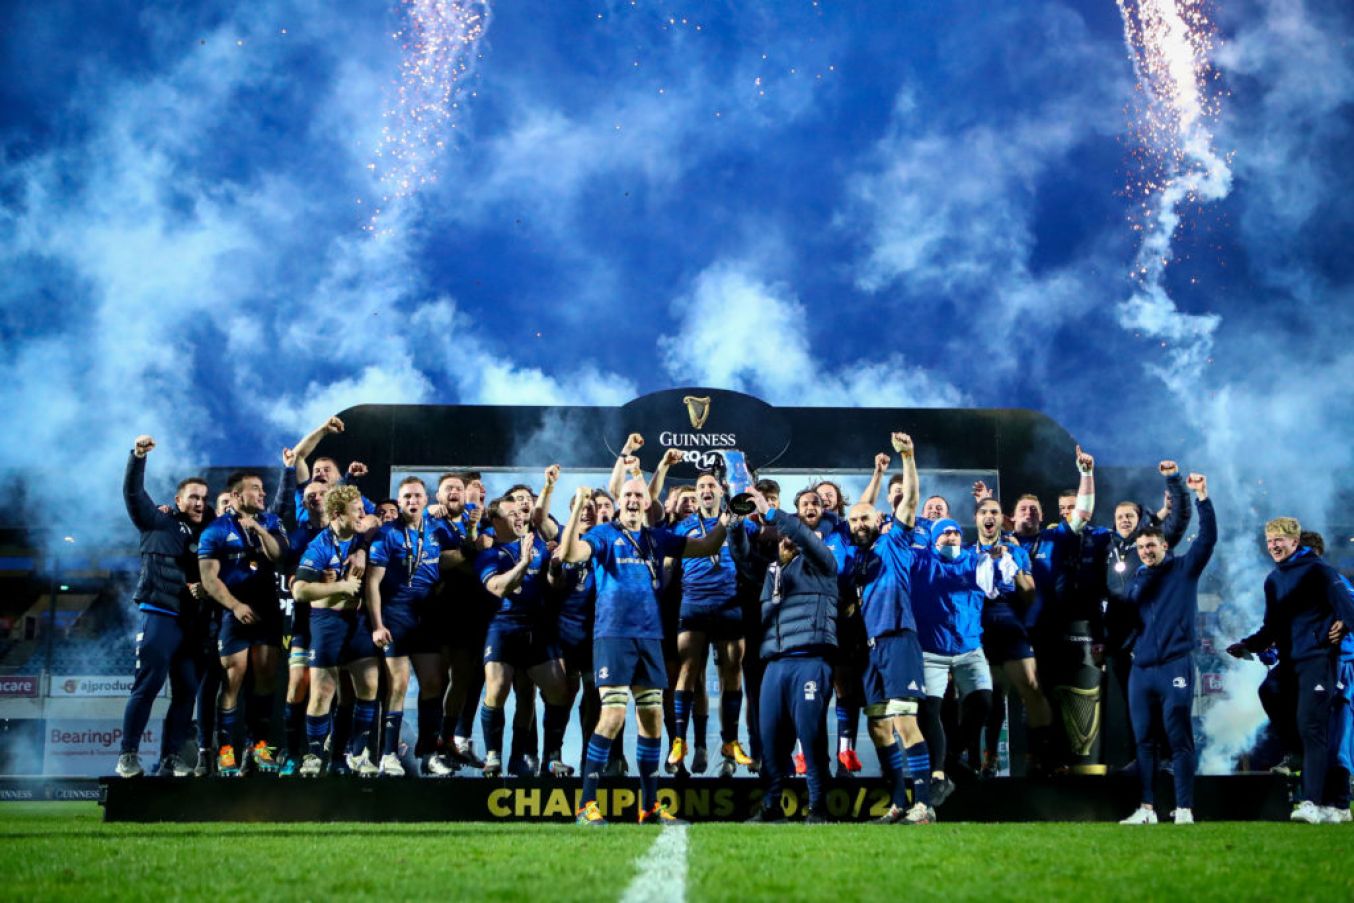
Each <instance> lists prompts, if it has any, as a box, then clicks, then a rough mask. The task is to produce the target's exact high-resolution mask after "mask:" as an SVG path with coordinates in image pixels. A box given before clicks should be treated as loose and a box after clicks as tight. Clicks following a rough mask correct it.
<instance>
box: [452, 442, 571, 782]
mask: <svg viewBox="0 0 1354 903" xmlns="http://www.w3.org/2000/svg"><path fill="white" fill-rule="evenodd" d="M558 476H559V468H558V466H552V467H551V468H549V469H548V470H547V472H546V489H545V490H543V491H542V493H541V498H542V499H544V500H548V494H549V491H550V490H551V489H553V486H554V482H555V479H557V478H558ZM516 488H517V487H514V490H516ZM528 495H529V493H528ZM547 504H548V501H547ZM535 510H536V511H538V512H540V514H539V516H534V514H533V511H531V510H529V509H527V508H525V507H524V506H523V505H522V504H521V502H520V500H517V499H514V498H511V497H503V498H499V499H496V500H495V501H494V502H492V503H491V504H490V505H489V511H488V514H489V519H490V523H491V524H492V526H493V529H494V545H493V547H492V548H490V549H487V550H485V551H483V552H481V553H480V554H479V557H478V558H477V559H476V561H475V570H476V571H477V572H478V574H479V577H480V582H481V583H483V584H484V587H485V588H486V589H487V590H488V591H489V593H491V594H492V595H493V596H495V597H496V598H498V599H499V600H500V602H499V608H498V611H497V612H496V613H495V614H494V616H493V619H492V620H491V621H490V622H489V629H488V632H487V634H486V637H485V641H484V684H485V694H484V705H483V707H482V708H481V710H480V729H481V732H482V733H483V734H484V745H485V754H484V769H483V773H484V776H485V777H498V776H501V775H502V773H503V727H504V723H505V718H504V713H503V705H504V703H505V702H507V699H508V693H509V692H511V691H512V689H513V678H514V676H515V675H516V674H517V673H518V672H524V673H525V674H526V675H527V676H528V677H529V678H530V679H531V681H532V682H533V683H534V684H535V685H536V686H537V687H539V688H540V690H541V695H542V696H543V697H544V699H545V724H544V734H545V752H546V760H547V761H548V762H551V763H554V764H555V765H556V767H557V770H556V771H555V772H552V773H555V774H558V775H559V776H564V775H565V774H567V770H566V768H567V767H566V766H564V763H563V760H562V758H561V755H560V753H561V747H562V746H563V740H564V731H565V728H566V727H567V726H568V721H569V699H568V695H567V686H566V683H565V680H564V663H563V661H561V658H560V652H559V646H558V643H557V641H556V639H555V629H554V627H553V625H551V624H550V621H549V612H548V610H547V608H546V590H547V575H546V562H547V561H548V559H549V551H548V550H547V548H546V541H545V540H544V539H543V538H542V536H541V534H544V533H546V532H547V530H549V531H551V532H552V535H553V532H554V531H557V529H558V527H557V526H556V525H555V523H554V521H553V520H552V519H550V518H548V517H545V512H544V510H543V508H542V506H541V505H540V504H538V505H537V506H536V508H535ZM533 524H538V525H539V527H538V528H537V529H539V531H540V533H538V532H537V530H536V529H533ZM521 704H522V702H521V697H520V696H519V697H518V705H519V706H520V705H521ZM533 708H534V707H533ZM532 714H533V715H534V712H533V713H532Z"/></svg>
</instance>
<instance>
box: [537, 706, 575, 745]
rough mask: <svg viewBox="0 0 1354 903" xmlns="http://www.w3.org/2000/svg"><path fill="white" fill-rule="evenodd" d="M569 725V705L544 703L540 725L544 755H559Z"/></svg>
mask: <svg viewBox="0 0 1354 903" xmlns="http://www.w3.org/2000/svg"><path fill="white" fill-rule="evenodd" d="M568 727H569V707H568V706H567V705H551V704H550V703H548V702H547V703H546V704H545V718H544V722H543V723H542V725H541V734H542V740H543V743H544V747H545V757H546V758H547V759H549V758H551V757H552V756H556V757H557V756H559V754H560V752H561V751H562V750H563V749H564V732H565V730H567V729H568Z"/></svg>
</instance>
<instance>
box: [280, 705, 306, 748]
mask: <svg viewBox="0 0 1354 903" xmlns="http://www.w3.org/2000/svg"><path fill="white" fill-rule="evenodd" d="M283 720H284V721H285V722H286V724H285V727H286V730H287V758H289V759H294V758H296V757H297V756H299V755H301V750H302V749H303V748H304V744H303V743H302V740H303V739H304V738H305V736H306V704H305V703H304V702H289V703H287V708H286V715H285V716H284V717H283Z"/></svg>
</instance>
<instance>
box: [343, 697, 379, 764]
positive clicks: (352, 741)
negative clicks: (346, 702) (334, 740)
mask: <svg viewBox="0 0 1354 903" xmlns="http://www.w3.org/2000/svg"><path fill="white" fill-rule="evenodd" d="M380 708H381V707H380V704H379V703H377V702H376V700H375V699H367V700H363V699H359V700H358V701H357V702H355V703H353V735H352V737H351V738H349V740H348V752H349V753H350V754H352V755H354V756H360V755H362V751H363V750H365V749H366V748H367V746H368V744H370V743H371V729H372V727H373V726H374V725H375V724H376V714H377V712H378V711H380Z"/></svg>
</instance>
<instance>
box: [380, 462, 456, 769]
mask: <svg viewBox="0 0 1354 903" xmlns="http://www.w3.org/2000/svg"><path fill="white" fill-rule="evenodd" d="M396 495H397V496H398V504H399V509H400V513H399V518H398V519H397V520H395V521H392V522H389V523H386V524H383V525H382V527H381V530H380V533H378V534H377V536H376V538H375V540H374V541H373V542H372V544H371V550H370V552H369V553H368V556H367V571H366V584H365V587H364V592H365V596H366V603H367V617H368V618H369V619H370V624H371V640H372V643H374V644H375V645H376V647H377V648H378V649H380V650H381V651H382V652H383V653H384V654H385V671H386V678H387V684H388V691H389V694H388V695H387V697H386V712H385V721H384V724H383V725H382V740H381V757H380V758H381V761H380V773H381V774H383V775H388V776H391V777H403V776H404V766H403V765H402V764H401V763H400V756H399V741H400V728H401V726H402V725H403V723H404V697H405V694H406V693H407V692H408V691H409V668H410V664H411V662H412V665H413V669H414V673H415V675H416V676H417V677H418V699H419V701H418V710H419V714H420V715H423V714H425V713H432V714H434V715H436V714H439V713H440V712H441V711H442V694H443V693H444V692H445V690H446V664H445V663H444V661H443V658H442V641H441V636H440V633H439V632H438V629H437V625H436V623H435V621H434V616H433V613H432V612H431V611H430V610H429V609H430V608H431V605H432V600H433V589H434V588H435V587H436V586H437V581H438V577H439V575H440V573H441V567H442V564H443V558H444V557H445V558H446V559H447V561H446V562H445V563H446V565H447V566H448V567H452V566H454V564H455V563H457V562H456V561H453V560H452V559H453V558H455V557H457V556H459V554H460V552H459V549H455V548H453V549H446V550H444V549H443V542H444V541H445V540H446V539H447V538H448V530H447V527H446V526H445V525H444V524H443V523H442V522H441V521H438V520H436V519H434V518H431V517H426V516H425V514H424V508H425V507H426V506H427V503H428V490H427V487H426V486H424V484H423V481H422V480H421V479H419V478H418V477H415V476H408V477H405V478H404V479H403V480H401V481H400V484H399V487H398V488H397V489H396ZM428 727H429V725H426V724H422V723H420V725H419V735H420V736H421V737H422V738H424V740H425V742H424V743H423V744H421V745H420V748H419V749H418V750H417V752H418V754H419V755H420V756H421V755H425V754H427V753H428V752H430V751H431V750H429V749H426V748H423V747H426V746H428V745H430V744H434V743H435V741H434V740H430V739H429V738H428V736H427V735H428ZM432 736H433V737H436V726H435V725H433V733H432Z"/></svg>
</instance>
